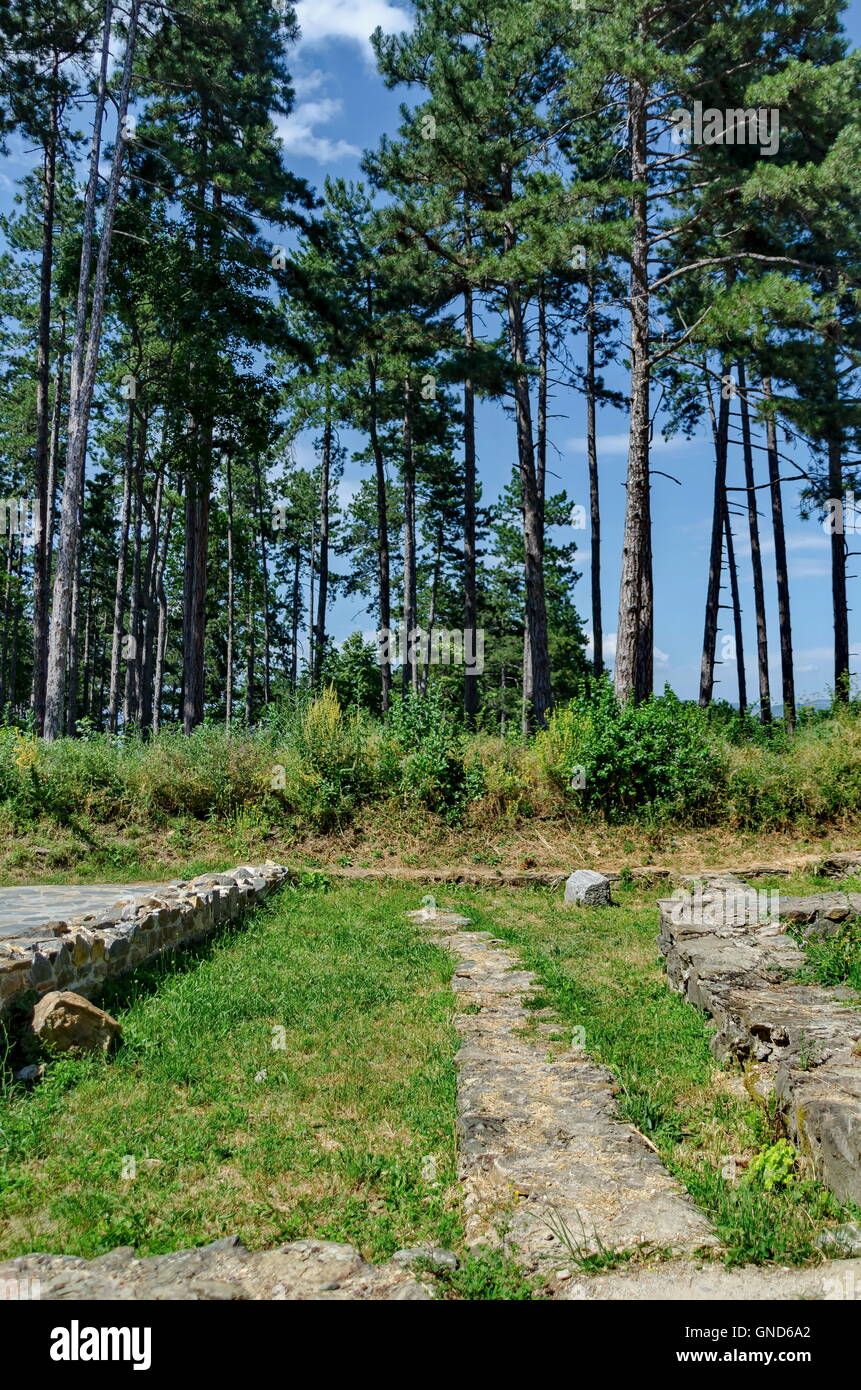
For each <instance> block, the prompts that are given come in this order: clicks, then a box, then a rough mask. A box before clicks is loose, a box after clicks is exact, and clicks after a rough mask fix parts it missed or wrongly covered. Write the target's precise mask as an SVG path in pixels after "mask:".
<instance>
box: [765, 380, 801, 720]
mask: <svg viewBox="0 0 861 1390" xmlns="http://www.w3.org/2000/svg"><path fill="white" fill-rule="evenodd" d="M762 394H763V396H764V397H765V399H766V400H767V401H769V400H771V399H772V396H771V382H770V381H769V379H768V378H767V377H763V381H762ZM765 444H766V453H767V454H768V481H769V485H770V492H771V524H772V529H773V531H774V568H775V571H776V575H777V623H778V628H779V631H780V673H781V678H782V685H783V718H784V721H785V723H786V726H787V728H788V729H794V728H795V670H794V666H793V661H792V615H791V612H790V605H789V567H788V565H787V563H786V529H785V527H784V523H783V498H782V496H781V491H780V459H779V458H778V452H777V425H776V422H775V419H774V415H773V414H772V413H771V412H769V414H768V415H767V416H766V421H765Z"/></svg>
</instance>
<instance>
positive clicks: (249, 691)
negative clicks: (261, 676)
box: [245, 566, 254, 729]
mask: <svg viewBox="0 0 861 1390" xmlns="http://www.w3.org/2000/svg"><path fill="white" fill-rule="evenodd" d="M245 623H246V628H245V724H246V727H247V728H249V729H250V728H251V726H252V724H253V723H254V575H253V574H252V568H251V566H249V570H248V576H247V579H246V581H245Z"/></svg>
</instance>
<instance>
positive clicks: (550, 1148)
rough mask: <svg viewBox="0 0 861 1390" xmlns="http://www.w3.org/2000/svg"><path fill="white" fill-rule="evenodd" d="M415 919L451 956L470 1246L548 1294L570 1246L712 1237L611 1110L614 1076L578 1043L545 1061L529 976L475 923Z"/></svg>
mask: <svg viewBox="0 0 861 1390" xmlns="http://www.w3.org/2000/svg"><path fill="white" fill-rule="evenodd" d="M413 917H414V919H417V915H416V914H413ZM417 920H419V924H420V925H421V922H420V919H417ZM424 925H425V926H426V927H427V929H428V930H431V931H434V932H435V933H437V935H438V939H439V940H440V943H441V944H442V945H444V946H445V947H446V948H447V949H448V950H449V951H451V953H452V954H453V955H454V956H455V958H456V960H457V965H456V967H455V971H454V977H453V985H454V988H455V991H456V992H457V995H458V999H459V1001H460V1005H461V1009H460V1012H459V1014H458V1015H457V1018H456V1026H457V1029H458V1031H459V1033H460V1035H461V1038H462V1044H461V1048H460V1051H459V1053H458V1057H457V1065H458V1132H459V1160H458V1164H459V1174H460V1178H461V1181H462V1183H463V1186H464V1193H465V1199H464V1205H465V1210H466V1235H467V1242H468V1244H469V1245H470V1247H471V1248H473V1249H478V1248H481V1247H486V1246H495V1245H499V1244H500V1243H504V1244H505V1245H506V1246H508V1247H511V1248H512V1249H513V1250H514V1251H515V1252H516V1254H517V1256H518V1259H519V1260H520V1262H521V1263H522V1264H523V1265H524V1267H525V1268H526V1269H527V1270H528V1271H529V1272H530V1273H535V1274H537V1275H539V1276H540V1277H541V1279H542V1280H544V1281H545V1282H546V1284H547V1286H548V1288H549V1289H550V1291H551V1293H553V1292H554V1291H556V1290H558V1289H559V1288H561V1287H562V1282H560V1279H559V1271H563V1272H564V1271H565V1270H566V1269H568V1270H570V1266H571V1258H572V1255H571V1252H572V1250H575V1249H576V1250H577V1251H580V1252H582V1254H584V1255H587V1254H595V1253H597V1252H599V1251H600V1250H602V1249H604V1250H630V1249H632V1248H637V1249H639V1250H662V1251H664V1250H669V1251H672V1252H675V1253H686V1254H691V1253H693V1252H695V1251H697V1250H703V1249H708V1248H711V1247H714V1246H716V1245H717V1241H716V1239H715V1236H714V1234H713V1233H712V1231H711V1228H710V1226H709V1224H708V1222H707V1220H706V1218H705V1217H704V1216H703V1214H702V1213H701V1212H699V1211H698V1210H697V1209H696V1208H695V1207H694V1206H693V1204H692V1203H691V1202H690V1200H689V1199H688V1197H687V1196H686V1195H685V1194H684V1193H683V1192H682V1191H681V1189H680V1187H679V1186H678V1184H677V1183H676V1182H675V1181H674V1179H673V1178H671V1177H670V1175H669V1173H668V1172H667V1170H666V1168H665V1167H664V1165H663V1163H662V1162H661V1160H660V1158H659V1157H658V1155H657V1153H656V1152H655V1151H654V1149H652V1148H651V1147H650V1146H649V1145H648V1143H647V1142H646V1140H645V1139H644V1138H643V1136H642V1135H641V1134H640V1133H639V1132H638V1131H637V1130H636V1129H635V1128H634V1127H633V1125H630V1124H627V1123H625V1122H624V1121H622V1120H620V1119H619V1118H618V1106H617V1103H616V1099H615V1094H614V1089H615V1088H614V1082H613V1077H612V1074H611V1073H610V1072H609V1071H608V1070H607V1069H606V1068H605V1067H602V1066H598V1065H597V1064H596V1063H595V1062H593V1061H591V1060H590V1059H589V1058H588V1057H587V1056H585V1055H584V1054H583V1053H582V1052H580V1051H579V1050H576V1049H572V1050H571V1051H569V1052H565V1053H563V1054H562V1055H561V1056H557V1057H555V1058H554V1059H550V1058H549V1057H548V1050H547V1049H548V1046H549V1044H548V1040H547V1035H548V1034H550V1033H554V1034H557V1035H558V1033H559V1031H560V1030H561V1028H562V1025H560V1024H559V1023H557V1022H555V1021H548V1020H547V1019H542V1020H541V1021H540V1022H539V1024H538V1029H537V1032H536V1031H530V1029H533V1030H534V1020H535V1017H536V1015H535V1011H534V1010H530V1009H529V1008H528V1007H527V1000H528V998H529V996H530V994H532V993H533V992H534V991H535V990H537V989H538V982H537V980H536V977H535V976H534V975H533V974H532V973H531V972H530V971H527V970H523V969H522V968H521V967H520V962H519V961H518V960H517V958H516V957H515V956H514V955H513V954H512V953H511V952H509V951H507V950H505V949H504V948H503V947H502V943H500V942H497V941H495V940H494V938H493V937H492V936H490V934H489V933H487V932H478V931H469V930H457V931H452V930H451V929H449V928H446V927H444V926H441V925H439V924H438V923H434V922H425V923H424ZM572 1041H573V1039H572ZM565 1277H566V1278H567V1275H565ZM563 1282H564V1281H563Z"/></svg>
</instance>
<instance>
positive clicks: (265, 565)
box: [254, 457, 272, 705]
mask: <svg viewBox="0 0 861 1390" xmlns="http://www.w3.org/2000/svg"><path fill="white" fill-rule="evenodd" d="M254 487H255V491H256V496H257V519H258V526H259V530H260V567H261V571H262V575H263V703H264V704H266V705H268V704H269V701H270V700H271V699H272V688H271V678H270V641H269V557H268V554H267V551H266V522H265V518H264V516H263V483H262V480H261V477H260V459H259V458H256V457H255V460H254Z"/></svg>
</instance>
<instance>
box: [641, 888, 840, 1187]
mask: <svg viewBox="0 0 861 1390" xmlns="http://www.w3.org/2000/svg"><path fill="white" fill-rule="evenodd" d="M855 897H857V895H855V894H850V895H847V894H839V893H834V894H816V895H814V896H812V897H810V898H808V899H798V898H783V896H782V895H781V897H780V899H779V902H778V909H777V912H776V913H773V912H770V911H769V912H767V913H766V914H765V917H766V919H765V920H762V919H761V918H760V916H759V915H758V914H757V913H756V912H755V911H752V910H751V909H752V907H753V904H752V902H751V898H750V895H749V892H748V890H747V888H746V886H745V885H744V884H743V883H741V882H739V881H738V880H733V879H732V877H731V876H727V877H725V878H724V879H722V880H721V881H719V882H718V881H713V882H712V883H711V884H709V885H708V887H707V889H706V890H705V891H704V892H702V893H700V894H697V893H694V894H693V895H692V897H691V899H690V900H689V901H688V902H687V903H686V902H684V901H682V900H681V899H680V898H678V897H676V898H668V899H664V900H663V901H662V902H661V903H660V904H659V908H660V913H661V934H660V938H659V943H660V947H661V951H662V952H663V954H664V956H665V958H666V963H667V978H668V980H669V983H670V984H671V985H672V987H673V988H674V989H676V990H678V991H679V993H681V994H684V995H686V997H687V998H688V999H689V1000H690V1001H691V1003H692V1004H695V1005H696V1006H697V1008H700V1009H703V1010H704V1011H705V1012H706V1013H708V1014H710V1016H711V1017H712V1019H713V1020H714V1022H715V1025H716V1031H715V1035H714V1037H713V1039H712V1044H711V1045H712V1051H713V1052H714V1053H715V1054H716V1055H717V1056H718V1057H721V1058H733V1059H734V1060H736V1061H738V1062H739V1063H741V1065H742V1066H743V1067H745V1068H747V1071H748V1077H749V1079H750V1081H751V1083H752V1084H751V1085H750V1089H751V1093H752V1094H760V1095H762V1094H765V1093H767V1092H769V1091H772V1092H773V1093H774V1095H775V1096H776V1098H777V1101H778V1105H779V1108H780V1111H781V1114H782V1117H783V1120H784V1123H785V1125H786V1129H787V1131H788V1133H789V1135H790V1137H791V1138H792V1139H793V1140H794V1142H795V1143H796V1144H797V1145H798V1147H799V1149H800V1150H801V1152H802V1154H803V1155H804V1156H805V1158H806V1159H807V1160H808V1162H809V1165H810V1167H811V1169H812V1171H813V1172H814V1174H815V1175H816V1176H817V1177H818V1178H820V1179H821V1180H822V1181H823V1182H824V1183H826V1184H827V1186H829V1187H830V1188H831V1189H832V1190H833V1191H834V1192H835V1193H836V1194H837V1196H838V1197H840V1198H842V1199H844V1200H846V1199H849V1200H852V1201H854V1202H861V1055H859V1048H861V1009H859V1002H861V1001H859V998H858V995H857V994H856V993H855V991H854V990H851V989H848V988H847V987H845V986H833V987H825V986H821V985H808V984H799V983H798V982H797V979H796V977H797V973H798V971H799V969H800V968H801V967H802V966H803V964H804V962H805V954H804V951H803V950H802V949H801V947H800V946H799V945H798V944H797V943H796V942H795V941H794V940H793V939H792V938H791V937H789V936H787V935H786V928H787V926H789V925H790V924H792V925H794V926H799V925H800V926H801V927H802V930H803V931H804V933H805V935H807V934H817V935H831V934H832V933H834V932H835V931H839V930H840V929H841V926H842V923H843V922H846V921H850V920H853V918H854V917H855V905H854V904H853V902H852V901H851V899H853V898H855ZM762 898H763V899H765V900H766V901H765V902H764V903H763V904H762V905H764V906H766V907H768V906H770V904H769V903H768V901H767V895H764V894H763V895H762ZM859 905H861V904H859Z"/></svg>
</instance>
